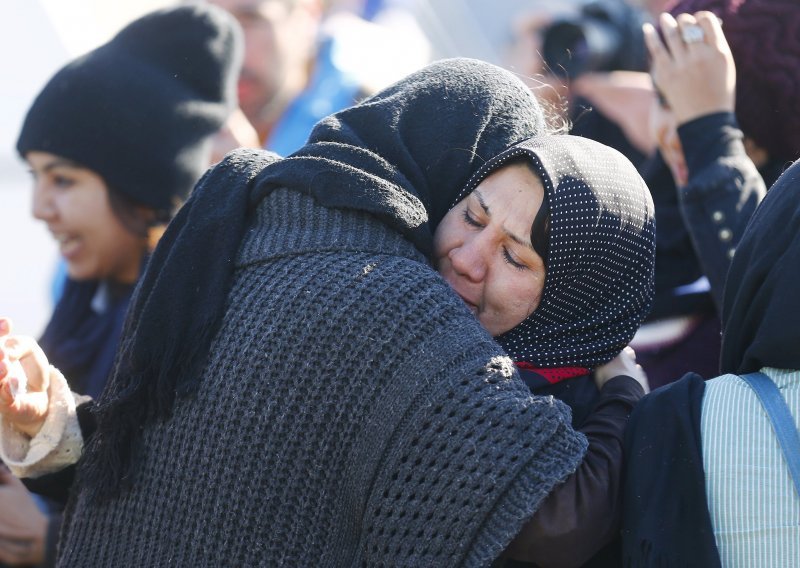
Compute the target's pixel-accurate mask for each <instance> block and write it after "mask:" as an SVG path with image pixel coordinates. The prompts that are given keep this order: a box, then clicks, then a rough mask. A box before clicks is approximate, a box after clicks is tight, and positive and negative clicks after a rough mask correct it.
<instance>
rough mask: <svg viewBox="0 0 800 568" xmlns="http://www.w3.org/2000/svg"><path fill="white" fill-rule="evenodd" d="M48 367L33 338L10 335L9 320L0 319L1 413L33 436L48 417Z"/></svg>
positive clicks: (15, 425) (21, 429)
mask: <svg viewBox="0 0 800 568" xmlns="http://www.w3.org/2000/svg"><path fill="white" fill-rule="evenodd" d="M49 377H50V366H49V364H48V361H47V357H46V356H45V354H44V352H43V351H42V349H41V348H40V347H39V344H38V343H36V340H35V339H33V338H32V337H27V336H16V335H11V321H10V320H9V319H8V318H0V414H2V415H3V416H4V417H5V419H6V420H7V421H8V422H10V423H11V424H13V425H14V427H15V428H17V429H18V430H20V431H21V432H24V433H26V434H28V435H29V436H34V435H35V434H36V433H37V432H38V431H39V429H40V428H41V426H42V424H43V423H44V420H45V418H47V409H48V395H47V390H48V388H49V386H50V380H49Z"/></svg>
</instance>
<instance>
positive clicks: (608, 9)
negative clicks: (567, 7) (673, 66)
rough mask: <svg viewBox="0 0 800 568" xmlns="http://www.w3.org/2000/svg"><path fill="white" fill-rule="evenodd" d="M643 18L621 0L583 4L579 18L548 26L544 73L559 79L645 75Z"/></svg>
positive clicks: (543, 52)
mask: <svg viewBox="0 0 800 568" xmlns="http://www.w3.org/2000/svg"><path fill="white" fill-rule="evenodd" d="M644 22H645V17H644V14H643V12H642V11H641V10H638V9H636V8H634V7H632V6H629V5H628V4H627V3H625V2H624V1H623V0H616V1H615V0H604V1H595V2H590V3H588V4H585V5H584V6H583V7H582V8H581V11H580V13H579V15H578V16H576V17H572V18H564V19H561V20H557V21H555V22H553V23H552V24H551V25H550V26H548V27H547V28H546V29H545V30H544V32H543V36H542V57H543V58H544V63H545V65H546V66H547V69H548V70H549V71H550V72H551V73H553V74H555V75H557V76H560V77H568V78H572V79H574V78H575V77H577V76H579V75H581V74H583V73H589V72H592V71H645V70H647V51H646V48H645V45H644V35H643V34H642V24H643V23H644Z"/></svg>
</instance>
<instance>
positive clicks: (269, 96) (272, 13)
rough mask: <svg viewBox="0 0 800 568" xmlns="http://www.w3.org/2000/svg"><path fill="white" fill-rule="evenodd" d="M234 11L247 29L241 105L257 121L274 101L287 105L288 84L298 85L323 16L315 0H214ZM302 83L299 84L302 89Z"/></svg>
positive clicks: (245, 32) (280, 104) (240, 84)
mask: <svg viewBox="0 0 800 568" xmlns="http://www.w3.org/2000/svg"><path fill="white" fill-rule="evenodd" d="M211 3H212V4H216V5H217V6H219V7H220V8H223V9H224V10H226V11H228V12H230V13H231V14H232V15H233V16H234V17H235V18H236V19H237V20H238V21H239V23H240V24H241V26H242V29H243V30H244V39H245V53H244V62H243V65H242V72H241V75H240V77H239V104H240V106H241V108H242V110H243V111H244V113H245V115H246V116H247V118H248V119H250V120H251V121H253V122H254V123H255V122H257V121H258V119H259V117H261V116H262V115H263V114H264V113H269V111H270V110H271V109H270V105H271V103H274V104H277V105H279V106H280V107H281V108H279V109H278V110H279V111H281V110H283V105H284V104H285V101H284V100H283V99H282V97H281V93H282V92H283V91H284V89H287V88H289V84H290V83H292V89H294V88H295V87H296V85H295V84H294V83H296V82H297V81H298V79H297V76H299V75H305V74H306V73H307V67H308V65H309V59H310V58H311V55H312V53H313V46H314V43H315V41H316V34H317V30H318V24H319V15H318V14H317V13H316V11H315V10H314V9H313V7H314V5H315V0H211ZM302 86H303V85H301V86H300V88H302Z"/></svg>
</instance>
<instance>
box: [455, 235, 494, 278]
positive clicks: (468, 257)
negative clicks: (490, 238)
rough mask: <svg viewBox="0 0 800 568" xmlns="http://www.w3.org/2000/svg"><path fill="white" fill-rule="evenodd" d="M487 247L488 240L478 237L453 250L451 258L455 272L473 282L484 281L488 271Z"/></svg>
mask: <svg viewBox="0 0 800 568" xmlns="http://www.w3.org/2000/svg"><path fill="white" fill-rule="evenodd" d="M487 245H488V243H487V242H486V239H482V238H481V237H480V235H477V236H473V237H472V238H470V239H467V240H465V241H464V242H463V243H462V244H461V246H459V247H456V248H454V249H453V250H451V251H450V254H449V256H450V262H451V264H452V265H453V270H455V271H456V273H457V274H460V275H461V276H463V277H465V278H467V279H468V280H471V281H472V282H480V281H482V280H483V279H484V278H485V277H486V270H487V260H488V259H487V250H488V247H487Z"/></svg>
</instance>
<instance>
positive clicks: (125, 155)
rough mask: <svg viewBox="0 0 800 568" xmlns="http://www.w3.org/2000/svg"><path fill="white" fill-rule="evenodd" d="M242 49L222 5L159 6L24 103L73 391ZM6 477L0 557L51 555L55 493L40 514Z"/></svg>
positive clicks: (205, 144) (209, 131) (104, 349)
mask: <svg viewBox="0 0 800 568" xmlns="http://www.w3.org/2000/svg"><path fill="white" fill-rule="evenodd" d="M241 52H242V38H241V30H240V28H239V25H238V24H237V23H236V21H235V20H234V19H233V18H231V17H230V16H229V15H228V14H226V13H225V12H224V11H223V10H220V9H218V8H214V7H211V6H204V5H188V6H182V7H178V8H172V9H165V10H163V11H158V12H154V13H151V14H148V15H146V16H144V17H142V18H140V19H138V20H136V21H135V22H133V23H131V24H130V25H128V26H127V27H125V28H124V29H123V30H122V31H120V32H119V33H118V34H117V35H116V36H115V37H114V38H113V39H112V40H111V41H109V42H108V43H106V44H104V45H102V46H101V47H99V48H97V49H95V50H93V51H91V52H90V53H88V54H86V55H85V56H81V57H79V58H77V59H75V60H73V61H72V62H70V63H69V64H67V65H66V66H64V67H63V68H62V69H61V70H60V71H58V72H57V73H56V74H55V75H54V76H53V77H52V78H51V80H50V81H49V82H48V83H47V85H46V86H45V87H44V88H43V89H42V91H41V92H40V93H39V95H38V96H37V98H36V99H35V101H34V102H33V104H32V106H31V107H30V109H29V111H28V114H27V116H26V119H25V122H24V124H23V126H22V129H21V132H20V134H19V138H18V141H17V150H18V152H19V154H20V156H21V157H22V158H24V159H25V161H26V162H27V164H28V166H29V167H30V171H31V173H32V175H33V214H34V216H35V217H36V218H37V219H38V220H40V221H43V222H45V223H46V224H47V227H48V230H49V231H50V233H51V234H52V235H53V237H54V238H55V239H56V241H57V242H58V244H59V249H60V252H61V255H62V257H63V259H64V261H65V266H66V270H67V274H68V279H67V281H66V285H65V289H64V292H63V294H62V295H61V298H60V300H59V302H58V304H57V305H56V307H55V310H54V311H53V314H52V317H51V319H50V322H49V323H48V325H47V327H46V329H45V331H44V333H43V335H42V337H41V345H42V346H43V348H44V349H45V350H46V352H47V355H48V357H49V358H50V360H51V361H54V362H55V361H59V363H58V364H59V365H60V368H62V369H63V370H64V374H65V375H66V377H67V378H68V381H69V383H70V387H71V388H72V389H73V390H75V391H76V392H81V393H87V394H92V395H93V396H97V395H99V393H100V392H101V391H102V389H103V387H104V386H105V382H106V380H107V378H108V376H109V373H110V371H111V368H112V365H113V360H114V355H115V353H116V349H117V344H118V341H119V337H120V334H121V331H122V324H123V321H124V318H125V314H126V311H127V307H128V304H129V302H130V299H131V295H132V292H133V289H134V286H135V284H136V282H137V280H138V278H139V275H140V274H141V272H142V269H143V267H144V264H145V262H146V260H147V257H148V254H149V251H150V250H152V248H153V247H154V246H155V243H156V241H157V240H158V237H159V236H160V233H161V231H163V228H164V226H165V225H166V223H167V222H168V221H169V220H170V218H171V217H172V215H173V213H174V212H175V211H176V209H177V207H178V206H179V205H180V204H181V203H182V201H183V200H184V199H185V198H186V197H187V196H188V194H189V192H190V191H191V189H192V187H193V185H194V183H195V182H196V181H197V179H198V178H199V177H200V175H201V174H202V172H203V171H204V170H205V169H206V168H207V167H208V165H209V159H210V153H211V149H212V144H211V142H212V137H213V136H214V135H215V133H217V132H218V130H219V129H220V127H221V126H222V125H223V124H224V123H225V121H226V120H227V119H228V117H229V116H230V114H231V111H232V110H233V109H234V108H235V106H236V92H235V80H236V76H237V74H238V72H239V67H240V64H241ZM3 481H4V482H5V484H4V485H3V486H2V487H0V491H2V493H3V494H2V498H0V536H2V537H6V538H0V559H2V560H3V561H4V562H7V563H9V564H20V563H22V564H36V563H40V562H42V561H47V562H50V561H52V554H53V553H54V552H55V540H56V536H57V534H58V525H59V517H58V514H57V513H58V510H60V507H61V505H63V504H61V503H58V504H54V503H47V505H48V506H47V507H46V509H47V512H48V513H50V518H49V520H46V521H45V520H44V518H43V515H42V513H39V512H38V511H37V509H36V508H35V507H32V506H30V503H31V502H32V499H31V498H30V497H28V496H27V494H26V492H25V489H24V487H23V486H22V485H20V484H19V483H17V482H14V481H12V480H10V479H7V476H6V477H4V478H3ZM32 487H34V488H35V484H32ZM39 489H40V490H41V491H44V492H45V493H46V488H45V487H42V488H39ZM25 503H27V504H28V506H23V505H24V504H25ZM4 530H8V531H10V532H11V533H12V534H10V535H9V534H4ZM46 553H47V554H46ZM45 556H47V558H45Z"/></svg>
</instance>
